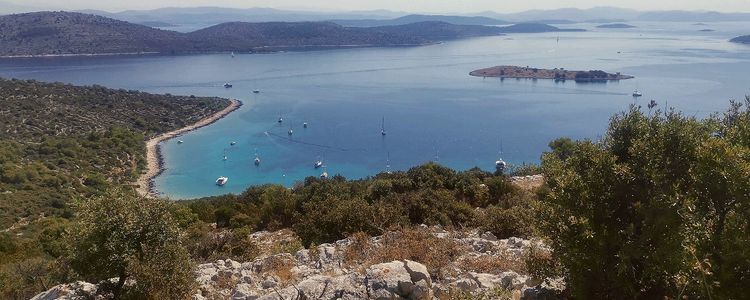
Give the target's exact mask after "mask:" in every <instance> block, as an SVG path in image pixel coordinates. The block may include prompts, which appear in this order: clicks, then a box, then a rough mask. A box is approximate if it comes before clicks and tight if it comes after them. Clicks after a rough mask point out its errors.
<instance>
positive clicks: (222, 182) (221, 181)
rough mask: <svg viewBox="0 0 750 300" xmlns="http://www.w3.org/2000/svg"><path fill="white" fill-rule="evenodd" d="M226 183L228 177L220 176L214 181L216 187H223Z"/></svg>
mask: <svg viewBox="0 0 750 300" xmlns="http://www.w3.org/2000/svg"><path fill="white" fill-rule="evenodd" d="M227 181H229V178H228V177H224V176H221V177H219V178H218V179H216V185H218V186H224V185H225V184H227Z"/></svg>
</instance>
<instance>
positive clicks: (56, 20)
mask: <svg viewBox="0 0 750 300" xmlns="http://www.w3.org/2000/svg"><path fill="white" fill-rule="evenodd" d="M187 46H188V45H187V41H186V39H185V38H184V36H182V34H180V33H177V32H173V31H166V30H159V29H154V28H151V27H148V26H143V25H137V24H132V23H128V22H123V21H118V20H114V19H109V18H105V17H100V16H96V15H88V14H80V13H69V12H38V13H26V14H17V15H7V16H0V55H2V56H15V55H60V54H92V53H137V52H166V51H171V50H176V49H184V48H185V47H187Z"/></svg>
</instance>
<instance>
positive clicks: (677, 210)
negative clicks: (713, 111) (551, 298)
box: [540, 100, 750, 299]
mask: <svg viewBox="0 0 750 300" xmlns="http://www.w3.org/2000/svg"><path fill="white" fill-rule="evenodd" d="M746 103H748V104H750V100H748V101H746ZM748 123H750V112H748V110H747V109H742V108H741V106H739V105H738V104H733V109H732V110H730V112H728V113H727V114H725V115H724V116H723V117H719V116H716V117H712V118H709V119H707V120H703V121H700V120H697V119H694V118H690V117H685V116H683V115H681V114H679V113H676V112H667V113H662V112H658V111H657V112H655V113H653V114H651V115H645V114H644V113H642V112H641V111H640V110H639V109H637V108H631V110H630V111H629V112H627V113H624V114H620V115H617V116H615V117H613V118H612V120H611V123H610V127H609V130H608V132H607V135H606V137H605V138H604V140H603V141H602V142H601V143H592V142H589V141H579V142H575V143H573V145H568V144H567V143H565V144H566V146H565V148H566V149H567V150H566V151H565V153H569V155H560V153H561V152H559V151H554V152H553V153H549V154H546V155H544V157H543V164H542V165H543V168H544V173H545V175H546V176H547V184H548V186H549V188H548V189H547V192H546V196H545V197H544V203H543V205H541V206H540V207H541V208H542V209H541V212H540V215H541V216H542V219H543V220H544V222H542V226H543V229H544V231H545V232H547V233H548V234H549V236H550V238H551V242H552V245H553V246H554V248H555V251H556V252H555V253H556V255H557V257H559V258H560V261H561V262H562V263H563V265H564V266H565V267H566V268H567V270H568V272H569V279H568V280H569V281H568V282H569V283H570V285H571V287H572V289H573V292H574V295H575V297H576V298H580V299H602V298H638V299H655V298H668V297H671V298H680V297H683V296H685V297H689V298H703V297H707V298H712V297H715V298H722V299H732V298H734V299H739V298H743V297H745V295H743V293H744V289H743V288H740V287H741V286H748V285H750V251H748V250H747V249H748V247H750V239H748V238H747V237H748V235H747V232H748V226H749V224H748V220H750V209H748V207H750V180H748V178H750V148H749V146H750V144H748V141H750V139H747V137H748V136H750V130H748V128H750V126H748V125H747V124H748ZM566 156H567V157H566Z"/></svg>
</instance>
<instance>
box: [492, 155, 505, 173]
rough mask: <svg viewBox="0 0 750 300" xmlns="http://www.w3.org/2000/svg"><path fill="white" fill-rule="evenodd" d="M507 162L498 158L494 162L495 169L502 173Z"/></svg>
mask: <svg viewBox="0 0 750 300" xmlns="http://www.w3.org/2000/svg"><path fill="white" fill-rule="evenodd" d="M507 166H508V164H507V163H506V162H505V161H504V160H503V159H502V158H501V159H500V160H498V161H496V162H495V171H497V172H498V173H500V174H502V173H503V172H504V171H505V167H507Z"/></svg>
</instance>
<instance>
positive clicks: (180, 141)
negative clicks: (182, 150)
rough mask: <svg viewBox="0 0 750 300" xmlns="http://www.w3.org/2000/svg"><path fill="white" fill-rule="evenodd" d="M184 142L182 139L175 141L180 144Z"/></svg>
mask: <svg viewBox="0 0 750 300" xmlns="http://www.w3.org/2000/svg"><path fill="white" fill-rule="evenodd" d="M184 142H185V141H183V140H179V141H177V143H178V144H182V143H184Z"/></svg>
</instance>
